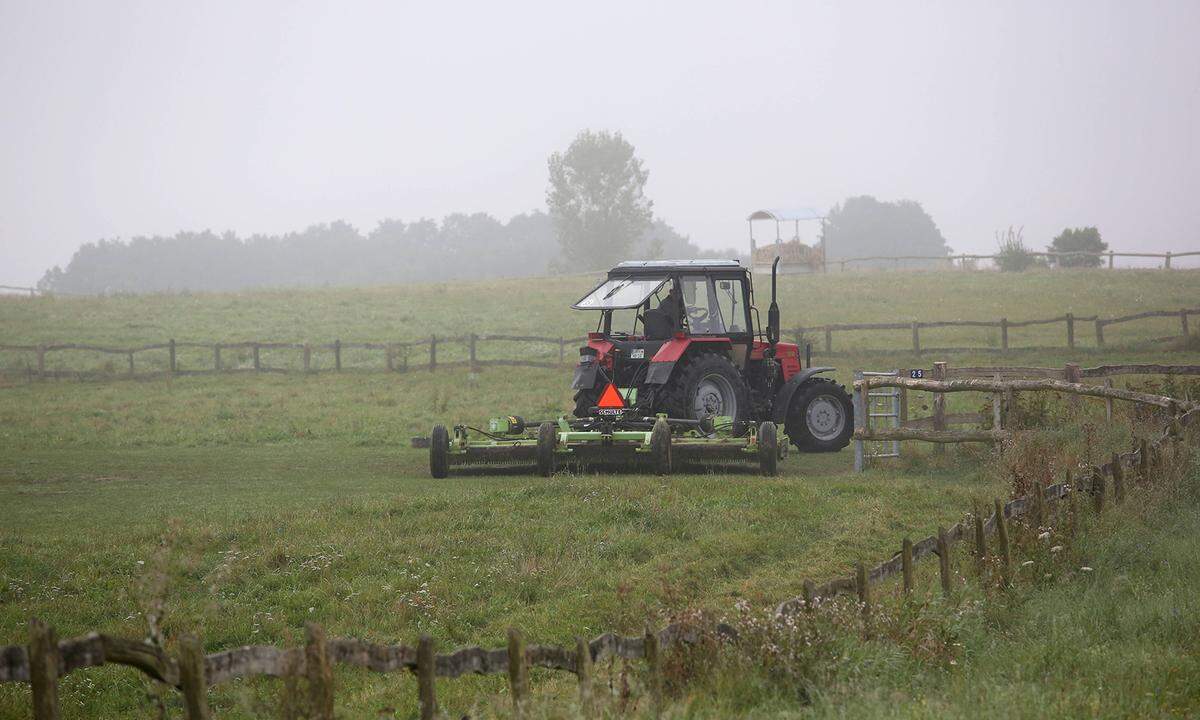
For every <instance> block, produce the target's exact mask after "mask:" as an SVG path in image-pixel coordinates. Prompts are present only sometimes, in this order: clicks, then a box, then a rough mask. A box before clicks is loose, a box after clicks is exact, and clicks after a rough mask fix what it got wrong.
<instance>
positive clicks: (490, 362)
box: [0, 333, 587, 378]
mask: <svg viewBox="0 0 1200 720" xmlns="http://www.w3.org/2000/svg"><path fill="white" fill-rule="evenodd" d="M586 340H587V338H582V337H581V338H563V337H557V338H552V337H538V336H532V335H498V334H490V335H478V334H475V333H470V334H467V335H457V336H450V337H446V336H438V335H431V336H430V337H428V338H426V339H423V340H411V341H406V342H342V341H341V340H334V341H333V342H332V343H327V344H310V343H288V342H268V341H257V340H250V341H245V342H228V343H202V342H177V341H175V340H174V339H171V340H168V341H167V342H165V343H152V344H149V345H139V346H136V347H124V348H118V347H104V346H99V345H87V344H81V343H57V344H49V345H3V344H0V351H10V352H23V353H32V354H33V355H34V364H33V365H30V366H28V367H27V368H26V374H28V375H29V376H30V377H31V378H83V377H89V376H95V375H106V374H108V373H96V372H94V371H93V372H88V371H80V370H49V369H47V368H46V356H47V355H48V354H49V353H55V352H66V351H76V352H92V353H102V354H106V355H116V356H121V357H124V358H125V359H126V362H127V368H128V370H127V371H126V372H125V373H122V374H120V375H123V376H124V377H150V376H156V375H162V374H164V373H165V374H168V375H204V374H212V373H232V372H272V373H282V372H290V370H289V369H287V368H281V367H270V366H268V365H267V364H265V363H264V362H263V361H262V352H263V351H264V350H292V351H297V352H299V353H300V354H301V363H302V365H301V367H302V370H301V371H302V372H305V373H314V372H322V371H323V370H322V369H321V368H319V367H317V366H316V365H314V363H313V356H314V353H318V352H324V353H328V355H329V356H330V357H331V358H332V360H333V365H332V368H330V369H331V370H332V371H333V372H342V371H343V369H344V368H343V362H342V359H343V354H344V352H345V351H347V350H368V351H376V352H379V353H381V354H382V360H383V363H382V365H380V366H375V367H372V368H354V369H356V370H361V369H375V370H378V369H382V370H386V371H388V372H406V371H408V370H410V369H427V370H436V369H438V368H452V367H459V368H461V367H469V368H472V369H477V368H481V367H487V366H523V367H542V368H557V367H562V366H563V365H565V364H566V349H567V347H568V346H569V345H575V344H577V343H582V342H585V341H586ZM488 342H508V343H512V342H516V343H522V344H523V345H526V346H528V345H531V344H539V345H542V346H543V349H544V350H547V351H548V354H547V353H543V356H545V357H549V358H550V359H548V360H546V359H543V360H537V359H530V358H529V357H528V356H529V355H533V354H534V353H526V355H527V357H525V358H516V359H489V358H481V357H479V356H478V349H479V346H480V344H482V343H488ZM454 344H456V345H459V346H460V347H462V348H465V350H466V359H465V360H451V361H449V362H447V361H446V360H445V359H439V357H438V352H439V350H441V351H442V352H443V353H444V352H445V348H446V346H447V345H454ZM185 348H193V349H196V348H199V349H204V350H206V351H208V352H210V353H211V357H212V361H211V363H209V364H208V366H207V367H202V368H197V367H190V368H184V367H183V366H182V364H181V363H180V362H179V351H180V350H182V349H185ZM414 348H427V350H425V351H424V353H423V357H422V359H421V361H420V362H419V363H417V362H412V360H413V358H412V355H413V352H412V351H413V349H414ZM164 350H165V351H166V358H165V359H166V363H165V370H162V371H158V372H151V373H140V374H139V373H138V372H137V370H136V369H135V366H134V357H135V356H136V355H138V354H140V353H146V352H153V351H164ZM230 350H236V351H249V352H250V354H251V362H252V364H251V366H250V367H246V368H242V367H237V368H233V367H230V366H229V363H228V361H227V360H222V353H223V352H227V351H230ZM555 356H557V360H555V359H554V358H555ZM572 359H574V358H572ZM345 369H346V370H350V369H351V368H345ZM10 374H11V371H10Z"/></svg>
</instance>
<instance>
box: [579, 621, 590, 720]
mask: <svg viewBox="0 0 1200 720" xmlns="http://www.w3.org/2000/svg"><path fill="white" fill-rule="evenodd" d="M575 676H576V677H578V678H579V708H580V710H581V711H582V714H583V716H584V717H590V716H591V714H592V713H591V708H592V648H591V647H590V646H589V645H588V642H587V640H584V639H583V638H581V637H577V638H575Z"/></svg>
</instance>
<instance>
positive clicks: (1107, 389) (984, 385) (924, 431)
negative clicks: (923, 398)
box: [854, 362, 1200, 472]
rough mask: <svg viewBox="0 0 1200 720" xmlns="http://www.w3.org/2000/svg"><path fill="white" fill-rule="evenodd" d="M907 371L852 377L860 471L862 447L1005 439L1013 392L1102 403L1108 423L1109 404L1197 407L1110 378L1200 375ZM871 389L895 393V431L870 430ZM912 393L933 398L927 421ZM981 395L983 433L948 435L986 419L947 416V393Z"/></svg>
mask: <svg viewBox="0 0 1200 720" xmlns="http://www.w3.org/2000/svg"><path fill="white" fill-rule="evenodd" d="M916 374H918V373H912V372H910V371H909V370H907V369H904V370H898V371H897V372H896V375H895V376H889V375H881V374H871V375H866V376H865V375H864V374H863V373H861V372H857V373H855V378H854V417H855V430H854V439H855V445H854V466H855V470H857V471H859V472H861V471H862V470H864V469H865V467H866V461H867V455H866V452H865V447H864V443H866V442H873V441H874V442H884V441H903V440H920V441H924V442H932V443H963V442H997V441H999V440H1002V439H1003V438H1004V437H1005V430H1004V428H1003V424H1004V423H1003V419H1002V418H1003V412H1002V409H1003V408H1012V407H1013V406H1014V402H1015V397H1016V393H1018V392H1030V391H1052V392H1060V393H1064V394H1067V395H1072V396H1076V397H1095V398H1100V399H1103V400H1104V402H1105V417H1106V418H1107V419H1108V420H1109V421H1111V420H1112V416H1113V401H1114V400H1121V401H1125V402H1134V403H1141V404H1145V405H1151V406H1154V407H1159V408H1163V409H1165V410H1167V411H1168V412H1170V413H1171V414H1172V415H1174V414H1177V413H1178V412H1180V411H1181V410H1188V409H1191V408H1192V407H1195V406H1197V405H1200V403H1196V402H1192V401H1191V400H1190V399H1182V400H1180V399H1175V398H1170V397H1166V396H1162V395H1154V394H1151V393H1143V392H1135V391H1132V390H1126V389H1123V388H1117V387H1113V383H1112V378H1114V377H1118V376H1124V375H1183V376H1200V365H1162V364H1126V365H1099V366H1096V367H1090V368H1081V367H1080V366H1079V365H1078V364H1076V363H1067V365H1066V366H1064V367H1063V368H1043V367H1012V366H1009V367H961V368H958V367H951V366H950V365H949V363H946V362H935V363H934V364H933V369H932V371H931V372H930V373H929V375H930V377H929V378H926V377H924V370H923V369H922V371H921V372H920V373H919V374H920V375H921V376H922V377H913V375H916ZM1085 378H1102V379H1103V380H1104V384H1102V385H1093V384H1087V383H1084V382H1083V380H1084V379H1085ZM872 388H899V389H900V402H899V406H900V412H899V416H898V422H897V423H896V424H897V427H893V428H877V427H874V426H873V423H872V420H871V418H872V414H871V412H870V403H869V399H870V391H871V389H872ZM910 390H917V391H925V392H931V393H934V394H935V396H934V399H933V408H932V410H933V414H932V415H930V416H929V417H923V418H917V419H911V418H909V417H908V408H909V405H910V403H909V398H908V392H909V391H910ZM954 392H982V393H990V394H991V396H992V412H991V414H990V417H991V420H992V427H991V428H990V429H987V430H966V431H956V430H948V429H947V426H949V425H973V424H976V423H983V422H985V421H986V420H987V419H988V416H987V415H985V414H984V413H978V412H968V413H947V412H946V400H945V394H946V393H954Z"/></svg>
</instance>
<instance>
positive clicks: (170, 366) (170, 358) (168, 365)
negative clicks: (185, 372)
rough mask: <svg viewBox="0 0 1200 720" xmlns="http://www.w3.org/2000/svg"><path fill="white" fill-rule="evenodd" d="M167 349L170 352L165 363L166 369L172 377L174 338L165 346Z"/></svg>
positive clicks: (173, 370) (173, 369)
mask: <svg viewBox="0 0 1200 720" xmlns="http://www.w3.org/2000/svg"><path fill="white" fill-rule="evenodd" d="M167 349H168V350H169V351H170V357H169V362H168V363H167V367H168V368H169V371H170V373H171V374H172V375H174V374H175V338H171V341H170V342H169V343H168V344H167Z"/></svg>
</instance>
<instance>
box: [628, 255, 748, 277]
mask: <svg viewBox="0 0 1200 720" xmlns="http://www.w3.org/2000/svg"><path fill="white" fill-rule="evenodd" d="M744 269H745V268H743V267H742V264H741V263H740V262H738V261H737V260H719V259H707V260H706V259H701V260H626V261H625V262H623V263H620V264H619V265H617V266H616V267H615V268H613V269H612V270H609V271H608V275H609V277H612V276H614V275H653V274H659V275H661V274H666V273H677V272H720V271H726V272H727V271H730V270H744Z"/></svg>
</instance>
